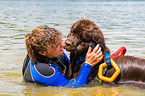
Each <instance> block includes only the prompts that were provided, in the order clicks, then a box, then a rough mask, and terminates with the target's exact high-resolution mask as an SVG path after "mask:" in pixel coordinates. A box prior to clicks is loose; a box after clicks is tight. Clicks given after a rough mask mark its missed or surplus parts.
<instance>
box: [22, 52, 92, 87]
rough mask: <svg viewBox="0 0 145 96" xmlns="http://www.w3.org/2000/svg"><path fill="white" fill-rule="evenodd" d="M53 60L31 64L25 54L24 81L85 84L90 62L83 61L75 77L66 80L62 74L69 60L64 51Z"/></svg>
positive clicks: (53, 84) (73, 84) (88, 74)
mask: <svg viewBox="0 0 145 96" xmlns="http://www.w3.org/2000/svg"><path fill="white" fill-rule="evenodd" d="M55 59H57V60H56V61H55V62H52V61H51V60H48V62H49V63H38V64H33V62H32V60H30V59H29V57H28V56H27V57H26V58H25V61H24V64H23V78H24V80H25V81H26V82H35V83H39V84H42V85H45V86H57V87H59V86H66V87H81V86H83V85H84V84H87V81H88V78H89V76H90V73H91V71H92V68H93V67H92V66H91V65H90V64H87V63H84V64H83V66H82V68H81V71H80V73H79V75H78V77H77V78H76V79H72V80H70V81H69V80H67V79H66V78H65V77H64V75H65V71H66V69H67V68H68V64H69V62H70V60H69V58H68V57H67V56H66V54H65V53H64V54H63V55H62V56H59V57H57V58H55Z"/></svg>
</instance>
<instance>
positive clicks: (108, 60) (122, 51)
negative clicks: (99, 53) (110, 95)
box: [98, 47, 126, 83]
mask: <svg viewBox="0 0 145 96" xmlns="http://www.w3.org/2000/svg"><path fill="white" fill-rule="evenodd" d="M125 53H126V48H125V47H120V48H119V49H118V50H117V51H116V52H115V53H114V54H113V55H110V54H108V53H106V56H105V60H106V62H105V63H103V64H100V66H99V72H98V77H99V79H100V80H99V83H102V82H103V81H106V82H109V83H111V82H113V81H115V79H116V78H117V77H118V75H119V74H120V69H119V67H118V66H117V64H116V63H115V62H114V61H113V59H116V58H117V57H118V56H122V55H124V54H125ZM119 54H120V55H119ZM107 67H111V68H112V67H114V69H115V70H116V72H115V73H114V74H113V75H112V77H111V78H108V77H105V76H103V75H105V74H106V72H107V70H109V69H111V68H107ZM103 68H104V69H103Z"/></svg>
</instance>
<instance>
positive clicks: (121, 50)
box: [110, 47, 126, 59]
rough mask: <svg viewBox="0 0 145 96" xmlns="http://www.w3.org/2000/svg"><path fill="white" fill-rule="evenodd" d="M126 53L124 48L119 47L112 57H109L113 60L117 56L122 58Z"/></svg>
mask: <svg viewBox="0 0 145 96" xmlns="http://www.w3.org/2000/svg"><path fill="white" fill-rule="evenodd" d="M125 53H126V48H125V47H120V48H119V49H118V50H117V51H116V52H115V53H114V54H113V55H111V56H110V58H112V59H115V58H117V57H118V56H119V54H120V56H122V55H124V54H125Z"/></svg>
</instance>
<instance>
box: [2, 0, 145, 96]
mask: <svg viewBox="0 0 145 96" xmlns="http://www.w3.org/2000/svg"><path fill="white" fill-rule="evenodd" d="M0 10H1V12H0V95H7V96H9V95H19V96H24V95H45V96H46V95H48V96H76V95H77V96H96V95H97V96H98V95H99V96H104V95H105V96H114V95H120V96H124V95H125V96H128V95H135V96H136V95H137V96H139V95H140V96H143V95H145V89H144V88H141V87H137V86H132V85H121V86H111V87H108V86H98V85H96V86H92V87H83V88H63V87H60V88H57V87H44V86H41V85H37V84H30V83H25V82H24V81H23V78H22V72H21V69H22V63H23V60H24V57H25V55H26V54H27V52H26V49H25V35H26V34H27V33H30V32H31V31H32V29H34V28H35V27H37V26H40V25H44V24H46V25H49V26H50V27H54V28H56V29H57V30H59V31H61V32H62V34H63V36H62V38H63V40H65V39H66V36H67V34H68V32H69V30H70V27H71V25H72V24H73V23H74V22H76V21H77V20H79V19H83V18H84V19H90V20H91V21H93V22H95V23H96V24H97V25H98V26H99V27H100V29H101V30H102V32H103V34H104V37H105V39H106V44H107V46H108V47H109V48H110V49H111V52H112V53H113V52H115V51H116V50H117V49H118V48H119V47H121V46H125V47H126V48H127V53H126V54H127V55H132V56H136V57H141V58H145V43H144V41H145V23H144V22H145V1H135V0H134V1H123V0H120V1H119V0H118V1H115V0H113V1H111V0H109V1H107V0H106V1H105V0H103V1H101V0H100V1H97V2H96V0H92V1H90V0H88V1H84V0H68V1H67V0H62V1H61V2H60V1H59V0H55V1H54V0H0ZM67 53H68V52H67Z"/></svg>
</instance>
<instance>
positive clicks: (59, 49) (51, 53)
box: [45, 39, 65, 58]
mask: <svg viewBox="0 0 145 96" xmlns="http://www.w3.org/2000/svg"><path fill="white" fill-rule="evenodd" d="M64 46H65V45H64V44H63V41H62V39H60V41H59V42H58V43H56V47H54V48H53V47H48V48H47V53H46V54H45V56H46V57H48V58H54V57H58V56H60V55H62V54H63V47H64Z"/></svg>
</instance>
